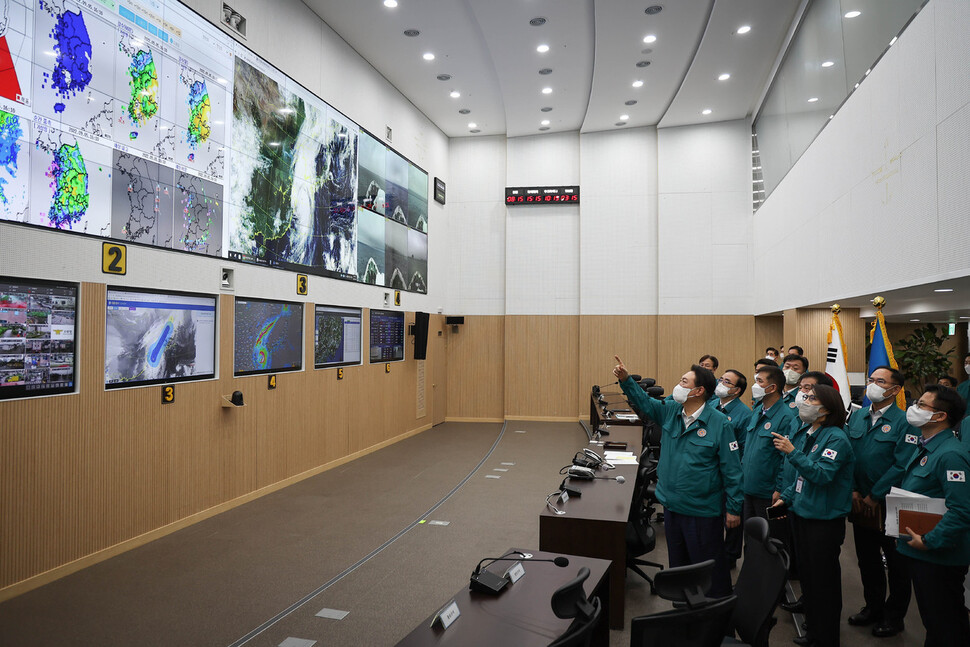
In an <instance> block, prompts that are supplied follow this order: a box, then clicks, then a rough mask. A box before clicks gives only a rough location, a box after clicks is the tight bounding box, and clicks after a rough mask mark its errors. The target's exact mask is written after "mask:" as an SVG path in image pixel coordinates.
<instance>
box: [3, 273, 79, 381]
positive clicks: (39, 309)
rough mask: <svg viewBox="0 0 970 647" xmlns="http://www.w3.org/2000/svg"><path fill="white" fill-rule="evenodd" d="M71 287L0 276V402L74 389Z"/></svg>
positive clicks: (74, 316)
mask: <svg viewBox="0 0 970 647" xmlns="http://www.w3.org/2000/svg"><path fill="white" fill-rule="evenodd" d="M77 293H78V290H77V285H76V284H73V283H54V282H48V281H38V280H34V279H18V278H11V277H0V400H7V399H10V398H22V397H26V396H35V395H53V394H55V393H72V392H73V391H74V384H75V382H76V378H75V372H74V371H75V366H76V359H77V355H76V352H75V343H76V335H75V329H76V328H75V325H76V321H77Z"/></svg>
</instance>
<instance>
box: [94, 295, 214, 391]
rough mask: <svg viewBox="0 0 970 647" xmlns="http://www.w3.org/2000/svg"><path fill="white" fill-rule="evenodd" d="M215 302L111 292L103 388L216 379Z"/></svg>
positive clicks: (211, 297)
mask: <svg viewBox="0 0 970 647" xmlns="http://www.w3.org/2000/svg"><path fill="white" fill-rule="evenodd" d="M215 357H216V297H215V296H214V295H207V294H189V293H182V292H167V291H164V292H163V291H158V290H141V289H133V288H116V287H109V288H108V295H107V302H106V310H105V335H104V386H105V388H106V389H116V388H123V387H132V386H145V385H149V384H164V383H168V382H182V381H186V380H203V379H209V378H213V377H215Z"/></svg>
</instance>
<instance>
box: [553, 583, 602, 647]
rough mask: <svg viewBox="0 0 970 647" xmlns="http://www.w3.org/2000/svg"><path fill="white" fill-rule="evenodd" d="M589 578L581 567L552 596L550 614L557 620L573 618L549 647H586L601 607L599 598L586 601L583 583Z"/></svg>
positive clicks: (598, 617)
mask: <svg viewBox="0 0 970 647" xmlns="http://www.w3.org/2000/svg"><path fill="white" fill-rule="evenodd" d="M588 577H589V569H588V568H586V567H585V566H583V567H582V568H581V569H579V573H577V574H576V577H574V578H573V579H571V580H570V581H568V582H566V583H565V584H563V585H562V586H560V587H559V588H558V589H557V590H556V592H555V593H553V594H552V612H553V613H555V614H556V617H558V618H573V621H572V623H571V624H570V625H569V627H568V628H567V629H566V631H565V632H564V633H563V634H562V635H561V636H559V637H558V638H556V640H554V641H553V642H552V643H550V644H549V647H588V646H589V641H590V638H591V637H592V635H593V629H594V628H595V627H596V623H597V622H598V621H599V619H600V614H601V613H602V611H603V607H602V605H601V604H600V599H599V598H593V599H592V600H591V601H590V600H587V599H586V592H585V591H584V590H583V582H585V581H586V578H588Z"/></svg>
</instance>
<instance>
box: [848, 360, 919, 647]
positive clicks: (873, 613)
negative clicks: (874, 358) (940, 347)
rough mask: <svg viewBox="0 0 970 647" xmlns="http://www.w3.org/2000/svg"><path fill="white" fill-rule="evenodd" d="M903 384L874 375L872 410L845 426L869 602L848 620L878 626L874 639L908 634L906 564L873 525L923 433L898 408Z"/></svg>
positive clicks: (891, 372) (889, 374) (887, 372)
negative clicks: (905, 622) (851, 455)
mask: <svg viewBox="0 0 970 647" xmlns="http://www.w3.org/2000/svg"><path fill="white" fill-rule="evenodd" d="M905 381H906V378H905V377H904V376H903V374H902V373H900V372H899V371H897V370H896V369H894V368H891V367H889V366H879V367H877V368H875V369H873V370H872V372H871V373H870V374H869V380H868V384H867V386H866V397H868V398H869V400H870V401H871V402H872V405H871V406H870V407H868V408H866V409H859V410H858V411H855V412H854V413H853V414H852V417H851V418H849V422H848V424H847V425H846V433H848V435H849V442H851V443H852V451H853V452H854V453H855V458H856V463H855V470H854V473H853V479H852V510H853V515H852V516H851V517H850V521H852V522H853V523H852V534H853V537H854V538H855V554H856V558H857V559H858V561H859V575H860V577H861V579H862V592H863V597H864V598H865V601H866V604H865V606H864V607H863V608H862V610H861V611H860V612H859V613H856V614H855V615H852V616H849V624H850V625H857V626H863V625H869V624H873V623H875V627H873V629H872V635H874V636H876V637H879V638H885V637H888V636H895V635H896V634H898V633H900V632H901V631H902V630H903V629H904V626H903V618H905V617H906V610H907V609H908V608H909V600H910V591H911V590H912V587H911V586H910V583H909V573H908V572H907V571H906V563H905V561H904V560H901V559H900V558H899V555H898V553H897V552H896V541H895V539H894V538H893V537H888V536H886V534H885V533H884V532H882V531H881V530H880V529H879V528H878V524H877V523H875V520H878V519H885V518H886V508H885V499H886V494H888V493H889V488H891V487H893V486H896V485H899V483H900V482H901V481H902V479H903V472H904V471H905V469H906V466H907V465H908V464H909V461H910V460H911V459H912V458H913V455H914V454H915V453H916V442H917V439H918V438H919V430H918V429H915V428H914V427H911V426H910V425H909V423H907V422H906V413H905V412H904V411H902V410H901V409H900V408H899V407H897V406H896V404H895V401H896V396H897V395H898V394H899V392H900V391H901V390H902V388H903V384H904V383H905ZM883 556H885V559H886V568H885V570H884V569H883ZM886 571H888V575H889V597H888V598H887V597H886V575H887V573H886Z"/></svg>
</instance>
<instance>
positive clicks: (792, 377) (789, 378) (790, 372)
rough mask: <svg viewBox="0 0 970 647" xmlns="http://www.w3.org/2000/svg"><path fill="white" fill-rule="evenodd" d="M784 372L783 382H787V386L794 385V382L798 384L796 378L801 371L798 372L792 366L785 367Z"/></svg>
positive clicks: (799, 375)
mask: <svg viewBox="0 0 970 647" xmlns="http://www.w3.org/2000/svg"><path fill="white" fill-rule="evenodd" d="M784 373H785V382H786V383H787V384H788V386H795V385H796V384H798V378H800V377H801V376H802V374H801V373H799V372H798V371H796V370H795V369H793V368H786V369H785V371H784Z"/></svg>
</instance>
